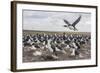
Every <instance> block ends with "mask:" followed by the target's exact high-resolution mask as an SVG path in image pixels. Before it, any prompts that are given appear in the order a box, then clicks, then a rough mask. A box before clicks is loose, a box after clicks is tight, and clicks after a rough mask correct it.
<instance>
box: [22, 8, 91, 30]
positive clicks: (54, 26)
mask: <svg viewBox="0 0 100 73" xmlns="http://www.w3.org/2000/svg"><path fill="white" fill-rule="evenodd" d="M80 15H81V16H82V17H81V20H80V22H79V23H78V24H77V25H76V28H77V29H78V32H90V31H91V14H90V13H79V12H78V13H77V12H59V11H58V12H55V11H34V10H23V30H37V31H72V32H73V30H70V29H69V28H67V27H63V25H66V23H65V22H64V21H63V19H65V20H67V21H69V23H73V22H74V21H75V20H76V19H77V18H78V17H79V16H80Z"/></svg>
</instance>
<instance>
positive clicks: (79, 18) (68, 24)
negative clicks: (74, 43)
mask: <svg viewBox="0 0 100 73" xmlns="http://www.w3.org/2000/svg"><path fill="white" fill-rule="evenodd" d="M80 20H81V16H79V17H78V19H77V20H76V21H74V22H73V23H72V24H71V23H69V21H67V20H65V19H64V22H65V23H66V24H67V25H64V27H68V28H69V29H71V28H70V26H72V27H73V29H71V30H74V31H75V30H77V28H76V27H75V26H76V24H77V23H78V22H79V21H80Z"/></svg>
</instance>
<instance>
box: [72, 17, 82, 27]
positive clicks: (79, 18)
mask: <svg viewBox="0 0 100 73" xmlns="http://www.w3.org/2000/svg"><path fill="white" fill-rule="evenodd" d="M80 20H81V16H79V17H78V19H77V20H76V21H75V22H74V23H73V24H72V26H73V27H75V25H76V24H77V23H78V22H79V21H80Z"/></svg>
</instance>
